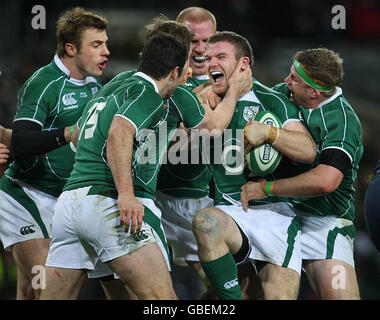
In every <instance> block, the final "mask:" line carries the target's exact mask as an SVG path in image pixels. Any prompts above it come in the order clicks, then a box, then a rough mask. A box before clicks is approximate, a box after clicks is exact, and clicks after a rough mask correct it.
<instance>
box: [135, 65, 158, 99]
mask: <svg viewBox="0 0 380 320" xmlns="http://www.w3.org/2000/svg"><path fill="white" fill-rule="evenodd" d="M134 76H139V77H140V78H143V79H145V80H146V81H149V82H150V83H151V84H153V87H154V90H156V92H157V93H158V94H159V91H158V87H157V84H156V81H154V80H153V79H152V78H151V77H149V76H148V75H147V74H146V73H144V72H141V71H138V72H136V73H135V74H134V75H133V77H134Z"/></svg>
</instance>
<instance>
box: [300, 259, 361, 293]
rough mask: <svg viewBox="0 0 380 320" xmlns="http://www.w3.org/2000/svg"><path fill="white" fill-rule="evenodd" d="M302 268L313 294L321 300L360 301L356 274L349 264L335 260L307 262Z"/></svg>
mask: <svg viewBox="0 0 380 320" xmlns="http://www.w3.org/2000/svg"><path fill="white" fill-rule="evenodd" d="M304 267H305V271H306V275H307V277H308V279H309V282H310V284H311V286H312V288H313V289H314V291H315V293H316V294H317V296H318V297H319V298H320V299H323V300H358V299H360V295H359V287H358V282H357V278H356V273H355V270H354V268H353V267H351V266H350V265H349V264H347V263H345V262H343V261H341V260H336V259H327V260H307V261H304Z"/></svg>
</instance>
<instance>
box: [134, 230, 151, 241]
mask: <svg viewBox="0 0 380 320" xmlns="http://www.w3.org/2000/svg"><path fill="white" fill-rule="evenodd" d="M132 237H133V240H135V241H137V242H139V241H142V240H145V239H148V235H147V234H145V230H141V231H138V232H135V233H134V234H133V236H132Z"/></svg>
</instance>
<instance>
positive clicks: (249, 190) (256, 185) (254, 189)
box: [240, 179, 268, 211]
mask: <svg viewBox="0 0 380 320" xmlns="http://www.w3.org/2000/svg"><path fill="white" fill-rule="evenodd" d="M264 183H266V181H265V180H264V179H262V180H260V181H258V182H253V181H248V182H247V183H246V184H244V185H242V187H241V192H240V201H241V203H242V204H243V208H244V210H245V211H247V210H248V201H249V200H259V199H264V198H266V197H268V195H267V194H266V193H265V191H264V185H265V184H264Z"/></svg>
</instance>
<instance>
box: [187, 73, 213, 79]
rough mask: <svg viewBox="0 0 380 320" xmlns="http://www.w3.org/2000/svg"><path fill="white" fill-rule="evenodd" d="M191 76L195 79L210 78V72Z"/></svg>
mask: <svg viewBox="0 0 380 320" xmlns="http://www.w3.org/2000/svg"><path fill="white" fill-rule="evenodd" d="M191 77H192V78H193V79H195V80H210V77H209V76H208V74H197V75H193V76H191Z"/></svg>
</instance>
